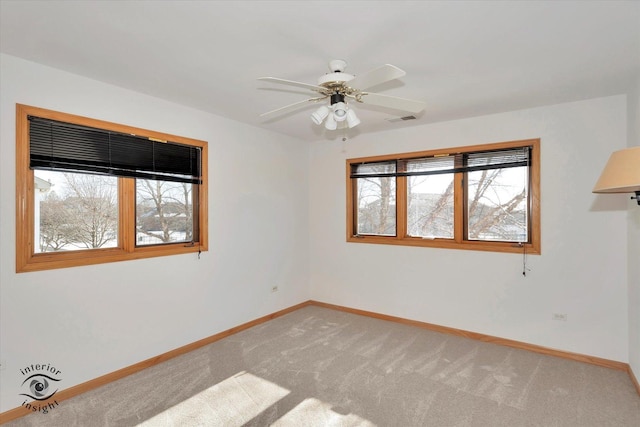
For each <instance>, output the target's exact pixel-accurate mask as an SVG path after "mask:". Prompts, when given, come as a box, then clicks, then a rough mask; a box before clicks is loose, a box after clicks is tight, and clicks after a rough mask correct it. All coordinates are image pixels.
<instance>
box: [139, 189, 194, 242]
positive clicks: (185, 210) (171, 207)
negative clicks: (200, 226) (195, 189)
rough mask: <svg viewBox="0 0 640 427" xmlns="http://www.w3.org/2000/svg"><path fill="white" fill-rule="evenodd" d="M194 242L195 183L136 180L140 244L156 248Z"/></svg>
mask: <svg viewBox="0 0 640 427" xmlns="http://www.w3.org/2000/svg"><path fill="white" fill-rule="evenodd" d="M192 240H193V200H192V184H189V183H182V182H171V181H157V180H150V179H138V180H136V241H137V244H138V245H153V244H162V243H170V242H190V241H192Z"/></svg>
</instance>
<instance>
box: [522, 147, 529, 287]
mask: <svg viewBox="0 0 640 427" xmlns="http://www.w3.org/2000/svg"><path fill="white" fill-rule="evenodd" d="M525 153H526V157H527V175H528V174H529V172H528V171H529V167H530V166H531V162H530V159H531V153H530V151H529V147H526V148H525ZM528 179H529V177H528V176H527V177H525V178H524V186H525V188H527V183H528ZM528 192H529V190H528V189H527V193H528ZM528 198H529V197H528V194H527V199H528ZM524 215H525V221H526V220H527V219H526V213H524ZM520 244H521V245H522V276H523V277H527V271H530V270H529V269H528V268H527V245H526V244H525V243H524V242H523V243H520Z"/></svg>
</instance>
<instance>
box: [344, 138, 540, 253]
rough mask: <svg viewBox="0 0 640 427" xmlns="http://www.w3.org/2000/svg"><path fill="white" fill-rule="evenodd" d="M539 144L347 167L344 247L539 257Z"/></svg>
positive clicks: (381, 159)
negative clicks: (399, 247)
mask: <svg viewBox="0 0 640 427" xmlns="http://www.w3.org/2000/svg"><path fill="white" fill-rule="evenodd" d="M539 200H540V140H538V139H533V140H525V141H512V142H503V143H496V144H486V145H480V146H470V147H459V148H451V149H443V150H433V151H426V152H418V153H405V154H394V155H386V156H377V157H366V158H358V159H349V160H347V241H349V242H360V243H380V244H393V245H409V246H428V247H439V248H453V249H473V250H483V251H496V252H518V253H521V252H523V251H526V252H527V253H533V254H539V253H540V202H539Z"/></svg>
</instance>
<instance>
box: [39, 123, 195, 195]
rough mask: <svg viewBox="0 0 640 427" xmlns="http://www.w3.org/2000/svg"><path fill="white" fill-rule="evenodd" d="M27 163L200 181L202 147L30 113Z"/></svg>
mask: <svg viewBox="0 0 640 427" xmlns="http://www.w3.org/2000/svg"><path fill="white" fill-rule="evenodd" d="M29 147H30V167H31V169H47V170H55V171H61V172H77V173H91V174H102V175H115V176H122V177H129V178H142V179H154V180H163V181H174V182H187V183H192V184H200V183H201V166H200V165H201V158H200V156H201V150H200V148H199V147H194V146H190V145H185V144H180V143H176V142H159V141H154V140H150V139H149V138H146V137H142V136H136V135H131V134H124V133H118V132H112V131H108V130H105V129H98V128H92V127H86V126H79V125H75V124H71V123H65V122H59V121H55V120H50V119H44V118H41V117H35V116H29Z"/></svg>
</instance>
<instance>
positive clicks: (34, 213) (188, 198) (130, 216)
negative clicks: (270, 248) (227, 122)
mask: <svg viewBox="0 0 640 427" xmlns="http://www.w3.org/2000/svg"><path fill="white" fill-rule="evenodd" d="M16 121H17V128H16V129H17V133H16V156H17V159H16V168H17V171H16V176H17V178H16V196H17V197H16V211H17V215H16V219H17V220H16V271H17V272H26V271H36V270H46V269H53V268H63V267H71V266H79V265H88V264H97V263H105V262H114V261H124V260H129V259H137V258H147V257H155V256H165V255H175V254H183V253H190V252H200V251H206V250H207V245H208V243H207V143H206V142H205V141H198V140H194V139H189V138H184V137H179V136H174V135H167V134H162V133H159V132H153V131H148V130H144V129H138V128H133V127H129V126H124V125H119V124H114V123H108V122H104V121H99V120H94V119H89V118H85V117H80V116H74V115H70V114H65V113H59V112H55V111H50V110H45V109H41V108H36V107H29V106H25V105H17V108H16Z"/></svg>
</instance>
